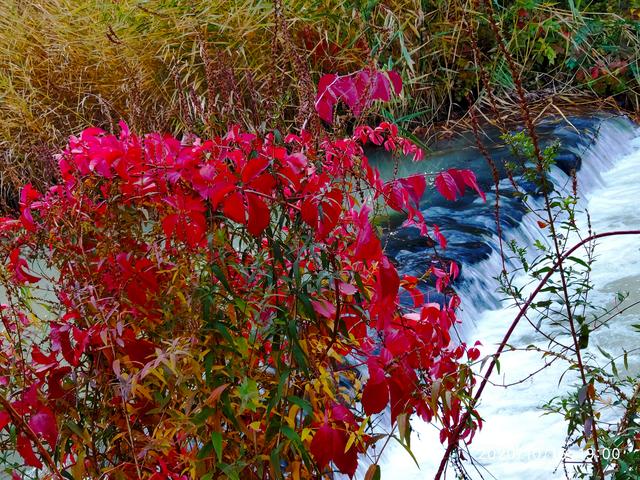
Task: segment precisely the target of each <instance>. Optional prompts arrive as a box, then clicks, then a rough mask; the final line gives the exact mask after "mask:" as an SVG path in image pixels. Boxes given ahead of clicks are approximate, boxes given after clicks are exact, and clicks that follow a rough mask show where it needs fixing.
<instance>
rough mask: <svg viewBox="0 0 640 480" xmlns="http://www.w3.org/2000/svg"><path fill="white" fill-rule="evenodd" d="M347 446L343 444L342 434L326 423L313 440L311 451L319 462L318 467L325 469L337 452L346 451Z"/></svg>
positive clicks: (310, 446)
mask: <svg viewBox="0 0 640 480" xmlns="http://www.w3.org/2000/svg"><path fill="white" fill-rule="evenodd" d="M345 446H346V443H343V442H342V439H341V436H340V432H339V431H338V430H335V429H333V428H331V427H330V426H329V425H328V424H326V423H325V424H324V425H322V426H321V427H320V428H319V429H318V430H317V431H316V433H315V435H314V436H313V439H311V445H309V450H310V451H311V454H312V455H313V456H314V457H315V459H316V462H318V466H319V467H320V468H321V469H323V468H324V467H326V466H327V465H328V464H329V462H330V461H331V460H332V459H333V457H334V456H335V452H336V451H339V450H340V449H342V450H344V447H345Z"/></svg>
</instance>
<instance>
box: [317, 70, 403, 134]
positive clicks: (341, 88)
mask: <svg viewBox="0 0 640 480" xmlns="http://www.w3.org/2000/svg"><path fill="white" fill-rule="evenodd" d="M401 91H402V78H400V75H399V74H398V73H397V72H394V71H393V70H389V71H387V72H384V71H379V70H374V69H366V70H360V71H358V72H354V73H350V74H348V75H335V74H333V73H329V74H326V75H323V76H322V77H321V78H320V82H318V94H317V96H316V101H315V107H316V111H317V112H318V115H319V116H320V118H321V119H322V120H324V121H325V122H327V123H328V124H332V123H333V110H334V107H335V106H336V104H337V103H338V102H344V103H345V104H346V105H347V106H348V107H349V109H350V110H351V112H352V113H353V114H354V115H355V116H356V117H357V116H359V115H360V114H361V113H362V112H363V111H364V110H366V109H367V108H368V107H369V106H370V105H371V103H372V102H373V101H375V100H382V101H383V102H388V101H389V100H390V99H391V96H392V95H394V94H395V95H400V92H401Z"/></svg>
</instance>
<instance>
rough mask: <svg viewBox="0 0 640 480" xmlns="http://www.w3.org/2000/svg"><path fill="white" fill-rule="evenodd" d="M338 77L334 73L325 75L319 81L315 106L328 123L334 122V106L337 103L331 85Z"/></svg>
mask: <svg viewBox="0 0 640 480" xmlns="http://www.w3.org/2000/svg"><path fill="white" fill-rule="evenodd" d="M336 78H338V77H337V76H336V75H334V74H331V73H330V74H327V75H323V76H322V77H321V78H320V81H319V82H318V96H317V97H316V102H315V107H316V111H317V112H318V115H319V116H320V118H321V119H322V120H324V121H325V122H327V123H328V124H330V125H331V124H332V123H333V106H334V105H335V104H336V96H335V94H334V93H333V91H332V90H331V88H330V87H331V85H333V83H334V82H335V80H336Z"/></svg>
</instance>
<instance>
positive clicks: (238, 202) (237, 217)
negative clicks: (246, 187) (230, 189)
mask: <svg viewBox="0 0 640 480" xmlns="http://www.w3.org/2000/svg"><path fill="white" fill-rule="evenodd" d="M222 212H223V213H224V215H225V216H226V217H228V218H230V219H231V220H233V221H234V222H238V223H242V224H245V223H247V218H246V211H245V206H244V200H243V198H242V194H241V193H240V192H234V193H232V194H231V195H229V196H228V197H227V199H226V200H225V201H224V203H223V205H222Z"/></svg>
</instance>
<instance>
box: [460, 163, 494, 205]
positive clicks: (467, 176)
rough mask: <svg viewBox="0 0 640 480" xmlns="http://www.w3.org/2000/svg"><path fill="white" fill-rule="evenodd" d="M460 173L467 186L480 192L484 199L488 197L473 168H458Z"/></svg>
mask: <svg viewBox="0 0 640 480" xmlns="http://www.w3.org/2000/svg"><path fill="white" fill-rule="evenodd" d="M458 175H460V176H461V177H462V179H463V181H464V183H465V185H466V186H467V187H469V188H472V189H473V190H475V191H476V192H478V195H480V196H481V197H482V199H483V200H485V201H486V200H487V197H486V196H485V194H484V192H483V191H482V190H481V189H480V187H479V186H478V182H477V180H476V174H475V173H473V172H472V171H471V170H458Z"/></svg>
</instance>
